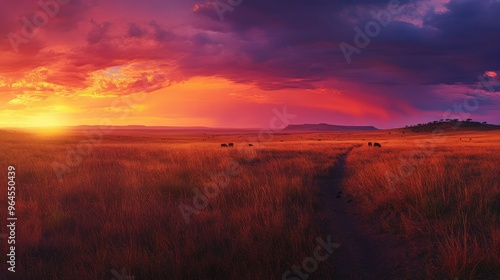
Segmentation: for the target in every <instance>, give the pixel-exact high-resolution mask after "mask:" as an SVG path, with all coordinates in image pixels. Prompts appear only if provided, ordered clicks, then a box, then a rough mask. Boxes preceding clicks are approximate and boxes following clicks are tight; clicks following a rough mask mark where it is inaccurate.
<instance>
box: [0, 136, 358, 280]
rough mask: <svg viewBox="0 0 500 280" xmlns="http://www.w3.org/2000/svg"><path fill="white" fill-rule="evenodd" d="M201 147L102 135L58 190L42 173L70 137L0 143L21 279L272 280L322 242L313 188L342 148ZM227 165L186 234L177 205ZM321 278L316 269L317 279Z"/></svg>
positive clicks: (72, 141) (176, 139)
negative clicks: (231, 168)
mask: <svg viewBox="0 0 500 280" xmlns="http://www.w3.org/2000/svg"><path fill="white" fill-rule="evenodd" d="M204 137H205V138H206V136H200V135H181V134H172V135H161V136H158V135H142V134H141V133H137V134H134V135H126V134H121V135H120V133H118V134H116V135H113V136H107V137H105V139H104V140H103V141H102V143H101V144H99V145H95V146H93V147H92V151H91V152H90V154H89V155H88V156H86V157H83V160H82V161H81V163H80V164H79V165H77V166H75V167H73V168H71V172H70V173H67V174H65V175H64V176H63V181H62V182H59V181H58V179H57V176H56V175H55V173H54V170H53V169H52V167H51V164H52V163H53V162H54V161H58V162H61V163H64V162H65V160H66V156H67V154H68V151H67V150H68V147H69V148H70V149H76V146H77V144H78V142H79V141H80V140H81V139H82V136H81V135H80V134H78V133H76V134H73V133H70V134H69V135H54V136H51V135H36V134H33V135H22V136H20V135H19V134H17V133H16V134H10V133H9V134H5V133H4V134H3V135H2V139H1V143H2V150H1V157H0V166H4V167H5V168H6V167H7V166H8V165H14V166H15V167H16V169H17V177H16V180H17V186H18V188H17V192H18V196H17V205H18V208H17V212H18V217H19V222H18V224H19V226H18V228H17V236H18V242H17V243H18V245H17V250H18V251H17V254H18V260H17V261H18V272H17V275H18V276H19V277H20V278H19V279H54V280H56V279H111V278H112V275H111V274H110V270H111V269H115V270H117V271H121V269H122V267H124V268H126V269H127V271H128V273H129V274H130V275H134V276H135V277H136V279H271V278H281V274H282V273H283V272H284V271H286V270H287V269H289V268H290V266H291V265H293V264H295V263H300V262H301V261H302V259H303V258H305V257H307V256H309V255H310V254H311V253H312V251H313V250H314V248H315V247H316V246H317V245H316V238H317V237H318V236H323V235H322V233H321V232H319V226H318V223H317V221H316V218H315V217H316V216H317V212H318V203H317V191H318V190H317V189H316V187H315V186H314V183H313V180H314V177H315V176H318V175H321V174H325V172H326V170H327V168H328V167H329V166H330V165H331V164H333V163H334V162H335V158H336V155H338V154H339V153H341V152H343V151H345V150H346V149H347V148H348V147H349V146H350V144H343V145H336V146H332V145H328V143H324V144H321V143H320V144H318V143H316V142H303V143H301V142H293V143H292V142H290V143H288V139H287V142H280V139H276V140H275V141H274V142H268V143H261V144H258V143H254V144H255V145H256V146H255V147H248V145H246V144H247V143H246V142H245V143H244V144H245V147H242V148H241V149H238V148H233V149H221V148H220V144H219V143H220V142H223V139H227V138H231V137H229V136H224V135H222V136H212V137H211V140H209V139H207V140H208V141H203V139H204ZM233 137H234V136H233ZM246 137H249V136H245V138H246ZM162 138H169V139H170V140H166V141H161V140H160V139H162ZM234 142H235V143H238V141H234ZM240 142H242V141H240ZM234 163H236V164H237V172H235V173H234V174H226V175H227V176H226V177H227V178H226V179H225V180H226V181H225V182H227V186H225V187H224V188H222V187H221V188H220V189H219V193H218V195H215V196H214V197H212V198H210V199H209V204H208V205H207V206H206V208H203V207H202V208H201V209H197V210H198V211H199V213H198V214H197V215H196V214H193V215H192V216H191V217H190V223H189V224H186V223H185V220H184V217H183V215H182V214H181V211H180V209H179V205H181V204H183V205H187V206H191V207H193V206H194V204H193V197H194V196H195V192H194V190H195V189H200V190H202V189H203V187H204V186H205V185H206V184H210V183H214V179H211V178H212V177H211V176H212V174H214V173H215V174H217V173H219V174H220V172H221V171H222V170H226V169H227V167H228V165H230V164H233V165H234ZM221 180H222V179H221ZM215 181H216V182H215V183H221V182H222V181H224V180H222V181H219V182H217V180H215ZM3 205H6V204H3ZM4 245H5V244H4ZM4 249H6V248H4ZM330 272H331V266H330V265H328V264H327V263H325V264H322V266H321V267H320V268H319V270H318V271H317V272H316V275H318V277H321V275H323V276H324V277H326V275H328V274H329V273H330Z"/></svg>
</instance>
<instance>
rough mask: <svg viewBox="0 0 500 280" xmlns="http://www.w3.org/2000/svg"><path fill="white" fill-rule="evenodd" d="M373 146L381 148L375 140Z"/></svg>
mask: <svg viewBox="0 0 500 280" xmlns="http://www.w3.org/2000/svg"><path fill="white" fill-rule="evenodd" d="M373 147H379V148H382V145H380V144H379V143H377V142H375V143H373Z"/></svg>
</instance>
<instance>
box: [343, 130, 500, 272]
mask: <svg viewBox="0 0 500 280" xmlns="http://www.w3.org/2000/svg"><path fill="white" fill-rule="evenodd" d="M401 134H402V133H401V131H393V132H392V135H386V136H383V135H379V140H380V141H379V142H380V143H381V144H382V149H368V147H366V148H364V149H355V150H353V152H352V153H350V154H349V157H348V158H347V163H346V166H347V168H346V176H347V179H346V182H345V186H344V187H345V189H346V190H348V191H349V192H350V193H352V195H353V196H355V197H356V198H357V199H358V200H359V201H360V204H361V211H363V212H364V213H366V218H367V220H368V221H377V223H378V225H376V226H378V227H379V228H381V229H383V230H386V231H390V232H395V233H397V234H400V235H401V236H403V237H404V238H406V239H408V240H410V241H411V244H413V248H412V249H411V253H412V254H414V255H416V256H419V257H420V258H421V259H422V261H423V263H424V264H425V267H426V269H427V273H428V274H429V278H434V279H454V278H457V279H500V157H499V155H500V133H499V132H498V131H485V132H475V131H460V132H454V133H446V134H430V133H409V134H408V133H406V135H404V136H405V137H401ZM391 136H393V137H392V138H391ZM397 138H400V139H397Z"/></svg>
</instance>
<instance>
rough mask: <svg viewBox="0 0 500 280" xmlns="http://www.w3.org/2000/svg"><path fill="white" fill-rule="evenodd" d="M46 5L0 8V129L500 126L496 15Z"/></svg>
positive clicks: (378, 6) (166, 3)
mask: <svg viewBox="0 0 500 280" xmlns="http://www.w3.org/2000/svg"><path fill="white" fill-rule="evenodd" d="M55 1H56V0H42V1H41V2H42V3H47V5H46V7H45V9H44V8H42V7H41V6H40V5H39V0H18V1H1V2H0V92H1V93H0V127H27V126H28V127H30V126H71V125H83V124H90V125H92V124H98V123H99V122H100V121H101V120H102V119H110V120H111V121H112V124H113V125H128V124H134V125H137V124H144V125H155V126H158V125H165V126H210V127H235V128H236V127H252V128H258V127H265V126H266V125H267V124H268V123H269V120H270V119H271V118H272V116H273V109H275V108H277V109H278V110H282V108H284V106H286V108H287V111H288V112H289V113H290V114H294V115H296V116H297V117H296V118H295V119H293V121H292V123H299V124H300V123H320V122H326V123H331V124H344V125H374V126H376V127H378V128H391V127H398V126H404V125H406V124H415V123H418V122H428V121H431V120H438V119H441V118H443V113H444V112H445V111H447V110H453V109H454V106H455V105H456V104H464V100H467V98H469V99H470V98H472V97H471V96H472V95H473V94H474V93H479V94H481V95H482V96H483V98H481V99H480V100H479V99H475V100H479V102H478V104H474V105H477V106H474V110H471V111H470V112H469V113H470V116H469V115H467V116H469V117H470V118H472V119H476V120H479V121H487V122H490V123H500V83H498V82H499V81H500V77H498V76H497V74H500V73H499V71H500V16H499V15H500V1H492V0H484V1H478V0H456V1H455V0H421V1H409V0H405V1H404V0H401V1H400V2H399V3H400V5H399V6H397V5H396V6H395V4H394V3H396V2H398V1H393V3H392V4H390V1H389V0H383V1H380V0H370V1H369V0H350V1H347V0H346V1H334V0H312V1H304V0H286V1H285V0H271V1H269V0H243V1H241V0H229V1H227V0H217V1H215V2H214V1H211V0H209V1H208V2H204V1H193V0H186V1H179V0H176V1H173V0H143V1H138V0H136V1H131V0H120V1H117V0H108V1H101V0H69V1H68V0H59V2H55ZM240 2H241V3H240ZM54 3H56V5H54ZM231 4H232V5H231ZM216 7H218V9H219V10H217V8H216ZM396 8H397V9H396ZM223 9H230V10H227V11H225V12H224V13H222V11H223ZM391 11H392V12H391ZM377 14H378V15H389V17H390V18H387V17H385V18H381V19H382V20H386V21H384V22H382V23H387V24H380V23H378V22H377V23H376V25H374V22H373V21H374V20H376V19H375V17H377V16H376V15H377ZM374 15H375V16H374ZM222 17H223V20H221V18H222ZM381 19H379V20H381ZM370 22H371V23H370ZM375 22H376V21H375ZM36 24H38V25H39V27H36V26H35V25H36ZM383 25H385V26H383ZM30 26H35V29H33V28H32V27H30ZM377 26H378V27H379V28H380V30H376V29H374V28H376V27H377ZM367 27H368V31H366V28H367ZM370 28H372V29H370ZM356 29H357V30H362V32H365V33H366V32H372V35H373V34H374V33H377V34H376V35H373V36H371V37H370V36H368V35H366V34H365V35H366V36H368V38H369V40H370V42H369V44H367V45H366V46H363V47H360V48H357V52H355V53H352V54H351V55H350V56H349V59H350V60H351V61H350V63H349V62H348V59H346V57H345V55H344V52H343V51H342V48H341V43H342V42H344V43H346V44H349V45H350V46H352V47H353V48H354V47H356V44H355V35H356V34H357V31H356ZM358 37H359V36H358ZM358 39H359V38H358ZM344 46H345V45H344ZM480 78H481V79H483V82H484V81H486V84H487V85H489V88H487V87H486V86H484V85H481V82H480V80H481V79H480ZM127 102H128V103H127ZM469 103H470V104H472V102H469ZM117 104H122V105H119V106H117ZM123 104H129V105H127V108H126V110H128V111H127V112H128V113H127V115H126V117H120V116H123ZM469 107H470V106H469ZM464 111H465V110H464ZM450 117H452V118H455V117H456V118H461V116H458V115H456V116H454V115H451V116H450Z"/></svg>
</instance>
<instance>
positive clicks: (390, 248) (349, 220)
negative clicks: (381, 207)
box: [317, 145, 425, 280]
mask: <svg viewBox="0 0 500 280" xmlns="http://www.w3.org/2000/svg"><path fill="white" fill-rule="evenodd" d="M358 147H359V145H358V146H356V147H352V148H351V149H349V150H348V151H347V152H345V153H344V154H342V155H341V156H340V158H339V160H338V164H337V165H336V166H334V167H332V168H331V169H330V171H329V176H328V177H326V178H318V180H317V181H318V184H319V187H320V195H321V198H320V202H321V206H322V209H323V215H324V216H323V218H324V221H325V222H324V223H323V225H322V226H323V230H324V232H325V233H327V234H330V235H331V236H332V241H333V242H336V243H340V244H341V246H340V248H338V249H336V250H335V252H334V253H333V256H332V258H333V260H332V261H333V263H334V273H333V276H332V279H334V280H358V279H359V280H371V279H373V280H379V279H383V280H391V279H398V280H402V279H409V280H410V279H415V280H416V279H425V277H424V274H423V269H422V268H421V267H420V265H419V264H418V262H417V261H415V260H411V259H410V258H409V257H408V254H407V249H408V246H407V244H405V241H404V240H401V239H400V238H398V237H397V236H396V235H394V234H390V233H379V232H377V231H376V230H374V229H373V228H372V227H370V226H369V225H368V223H367V222H365V221H363V219H362V218H361V215H360V212H359V207H358V205H357V203H356V201H355V200H352V196H351V195H350V194H349V193H346V191H345V190H343V189H342V182H343V180H344V170H345V166H346V159H347V157H348V156H349V153H350V152H351V151H352V150H353V149H354V148H358ZM339 192H341V194H340V195H339ZM339 196H340V197H339ZM372 222H373V223H376V221H370V223H372Z"/></svg>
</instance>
